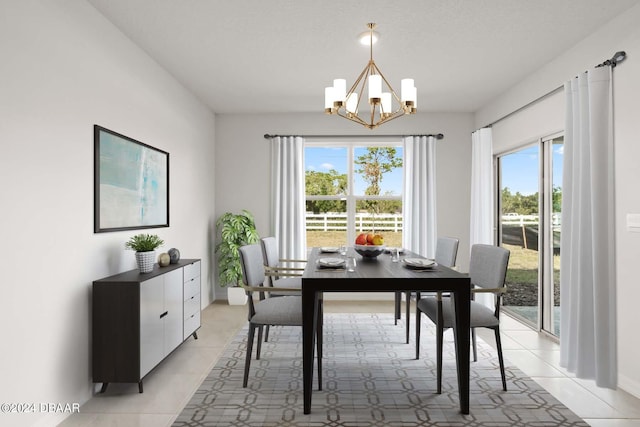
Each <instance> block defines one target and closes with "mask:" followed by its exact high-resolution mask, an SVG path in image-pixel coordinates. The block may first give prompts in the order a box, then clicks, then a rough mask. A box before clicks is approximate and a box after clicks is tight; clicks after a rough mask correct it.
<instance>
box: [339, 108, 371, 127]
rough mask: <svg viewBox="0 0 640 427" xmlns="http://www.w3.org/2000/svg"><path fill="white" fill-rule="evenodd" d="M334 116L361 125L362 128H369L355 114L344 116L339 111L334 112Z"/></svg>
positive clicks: (367, 124)
mask: <svg viewBox="0 0 640 427" xmlns="http://www.w3.org/2000/svg"><path fill="white" fill-rule="evenodd" d="M336 114H337V115H338V116H340V117H342V118H345V119H347V120H351V121H352V122H355V123H358V124H361V125H363V126H369V123H367V122H365V121H364V120H362V119H361V118H360V117H359V116H357V115H356V114H348V113H347V114H345V113H341V112H340V110H338V111H336Z"/></svg>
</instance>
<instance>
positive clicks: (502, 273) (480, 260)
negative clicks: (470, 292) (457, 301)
mask: <svg viewBox="0 0 640 427" xmlns="http://www.w3.org/2000/svg"><path fill="white" fill-rule="evenodd" d="M508 265H509V251H508V250H507V249H504V248H501V247H498V246H493V245H483V244H476V245H473V246H472V247H471V257H470V259H469V277H470V278H471V284H472V285H473V286H477V287H480V288H501V287H503V286H504V282H505V279H506V275H507V266H508Z"/></svg>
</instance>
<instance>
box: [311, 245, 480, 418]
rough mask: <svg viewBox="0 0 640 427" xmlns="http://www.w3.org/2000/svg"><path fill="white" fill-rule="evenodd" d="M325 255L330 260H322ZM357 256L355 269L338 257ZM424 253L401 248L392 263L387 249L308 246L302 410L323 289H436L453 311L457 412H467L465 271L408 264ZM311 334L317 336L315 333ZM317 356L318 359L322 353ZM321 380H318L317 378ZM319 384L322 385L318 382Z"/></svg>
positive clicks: (319, 328)
mask: <svg viewBox="0 0 640 427" xmlns="http://www.w3.org/2000/svg"><path fill="white" fill-rule="evenodd" d="M327 258H330V259H327ZM340 258H343V259H345V260H346V259H347V258H353V259H355V260H356V267H355V269H354V271H348V270H347V269H346V268H345V266H344V263H341V262H339V259H340ZM416 258H417V259H424V257H422V256H420V255H418V254H416V253H413V252H410V251H404V252H403V253H402V254H401V256H400V260H399V261H396V262H394V260H392V257H391V256H390V255H389V254H387V253H382V254H380V255H378V256H377V257H374V258H367V257H363V256H361V255H359V254H357V253H356V252H355V250H354V248H353V247H349V248H347V252H346V254H345V255H340V254H336V253H333V250H330V249H326V248H325V250H323V248H317V247H316V248H312V250H311V251H310V253H309V257H308V262H307V266H306V268H305V270H304V272H303V275H302V345H303V348H302V365H303V400H304V413H305V414H309V413H311V398H312V385H313V364H314V347H315V344H316V342H315V340H316V339H319V340H321V339H322V334H321V332H322V322H323V320H322V319H323V308H322V306H323V293H324V292H364V293H370V292H397V291H414V292H421V291H422V292H436V291H443V292H449V293H450V294H451V298H450V300H451V304H452V305H453V309H454V310H455V316H454V318H455V319H454V327H453V331H454V340H455V352H456V367H457V374H458V394H459V399H460V412H461V413H462V414H468V413H469V347H470V344H469V339H470V309H471V281H470V279H469V276H468V275H467V274H464V273H461V272H458V271H456V270H453V269H450V268H447V267H444V266H441V265H437V264H435V263H434V265H433V266H431V268H412V266H411V265H410V264H411V263H408V262H407V261H412V260H414V259H416ZM316 333H317V334H318V337H317V338H316ZM319 356H320V357H319V358H318V363H320V360H321V356H322V355H319ZM319 382H321V379H319ZM319 388H320V389H321V388H322V384H320V387H319Z"/></svg>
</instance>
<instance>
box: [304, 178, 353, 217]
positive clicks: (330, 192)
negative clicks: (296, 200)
mask: <svg viewBox="0 0 640 427" xmlns="http://www.w3.org/2000/svg"><path fill="white" fill-rule="evenodd" d="M305 193H306V194H307V195H308V196H336V195H343V194H347V174H340V173H338V171H336V170H335V169H331V170H330V171H329V172H316V171H306V172H305ZM342 204H343V202H341V201H340V200H308V201H307V210H309V211H312V212H314V213H319V212H343V211H344V207H343V206H341V205H342Z"/></svg>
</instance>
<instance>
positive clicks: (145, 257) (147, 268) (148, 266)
mask: <svg viewBox="0 0 640 427" xmlns="http://www.w3.org/2000/svg"><path fill="white" fill-rule="evenodd" d="M136 261H137V262H138V269H139V270H140V273H151V272H152V271H153V264H155V262H156V251H148V252H136Z"/></svg>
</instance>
